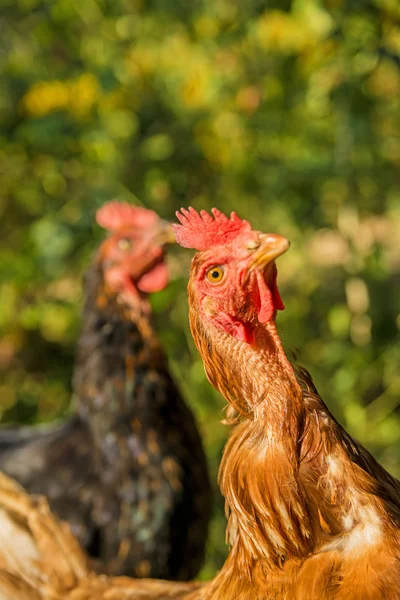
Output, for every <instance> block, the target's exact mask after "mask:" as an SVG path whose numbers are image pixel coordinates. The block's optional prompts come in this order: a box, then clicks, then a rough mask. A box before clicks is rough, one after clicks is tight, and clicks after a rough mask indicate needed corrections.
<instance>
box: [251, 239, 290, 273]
mask: <svg viewBox="0 0 400 600" xmlns="http://www.w3.org/2000/svg"><path fill="white" fill-rule="evenodd" d="M259 241H260V246H259V248H257V249H256V250H255V251H254V253H253V255H252V257H251V259H250V262H249V266H248V271H247V272H248V274H250V273H251V271H253V270H254V269H259V270H262V269H264V268H265V267H266V266H267V265H268V264H269V263H271V262H272V261H273V260H275V259H276V258H278V256H281V254H284V253H285V252H286V250H288V248H289V246H290V242H289V240H288V239H286V238H285V237H283V236H281V235H278V234H277V233H261V234H260V235H259Z"/></svg>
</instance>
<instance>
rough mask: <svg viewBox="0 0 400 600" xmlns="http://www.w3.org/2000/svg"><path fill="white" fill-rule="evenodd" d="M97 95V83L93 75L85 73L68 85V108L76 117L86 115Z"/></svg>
mask: <svg viewBox="0 0 400 600" xmlns="http://www.w3.org/2000/svg"><path fill="white" fill-rule="evenodd" d="M98 97H99V85H98V82H97V79H96V77H95V76H94V75H92V74H90V73H85V74H83V75H81V76H80V77H78V79H77V80H76V81H73V82H71V84H70V86H69V110H70V112H71V113H72V114H74V115H75V116H76V117H83V116H85V115H87V114H88V113H89V112H90V111H91V109H92V107H93V105H94V104H95V102H96V101H97V99H98Z"/></svg>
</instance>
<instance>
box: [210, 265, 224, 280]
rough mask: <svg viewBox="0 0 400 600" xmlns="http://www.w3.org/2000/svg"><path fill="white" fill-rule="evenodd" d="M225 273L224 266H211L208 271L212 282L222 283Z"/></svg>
mask: <svg viewBox="0 0 400 600" xmlns="http://www.w3.org/2000/svg"><path fill="white" fill-rule="evenodd" d="M224 275H225V270H224V268H223V267H211V269H209V270H208V271H207V275H206V277H207V279H208V281H209V282H210V283H220V282H221V281H222V279H223V277H224Z"/></svg>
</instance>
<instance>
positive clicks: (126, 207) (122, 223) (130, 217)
mask: <svg viewBox="0 0 400 600" xmlns="http://www.w3.org/2000/svg"><path fill="white" fill-rule="evenodd" d="M157 220H158V216H157V215H156V213H155V212H154V211H152V210H148V209H147V208H143V207H142V206H133V205H132V204H128V203H127V202H119V201H118V200H111V202H106V204H104V205H103V206H102V207H101V208H99V210H98V211H97V212H96V221H97V223H98V224H99V225H100V227H104V229H108V230H109V231H118V230H119V229H122V228H126V227H151V226H152V225H154V224H155V223H156V221H157Z"/></svg>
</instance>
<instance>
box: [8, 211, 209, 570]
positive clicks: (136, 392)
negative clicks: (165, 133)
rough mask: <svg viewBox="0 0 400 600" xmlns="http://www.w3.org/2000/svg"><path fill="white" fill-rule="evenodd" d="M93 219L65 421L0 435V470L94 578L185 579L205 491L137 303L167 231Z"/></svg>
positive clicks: (198, 453)
mask: <svg viewBox="0 0 400 600" xmlns="http://www.w3.org/2000/svg"><path fill="white" fill-rule="evenodd" d="M97 220H98V223H99V224H100V225H102V226H103V227H105V228H106V229H108V230H109V231H110V232H111V234H110V236H109V237H108V238H107V239H106V240H105V241H104V242H103V243H102V245H101V246H100V248H99V251H98V253H97V256H96V258H95V260H94V262H93V264H92V265H91V266H90V267H89V269H88V271H87V274H86V280H85V296H86V297H85V305H84V311H83V326H82V332H81V336H80V340H79V347H78V357H77V363H76V368H75V373H74V382H73V387H74V394H75V397H76V400H75V401H76V409H77V410H76V414H75V416H73V417H72V418H71V420H70V421H69V422H67V423H65V424H64V425H61V426H58V427H56V428H54V427H53V428H50V429H43V428H41V429H37V428H22V429H12V430H10V429H7V430H3V431H0V469H1V470H3V471H5V472H6V473H7V474H9V475H11V476H13V477H15V478H16V479H17V480H18V481H19V482H20V483H21V484H22V485H23V486H24V487H25V488H26V489H27V490H28V491H29V492H30V493H40V494H44V495H46V496H47V498H48V499H49V502H50V505H51V508H52V509H53V511H54V512H55V513H56V514H57V515H59V516H60V517H61V518H63V519H65V520H67V521H68V522H69V523H70V525H71V526H72V529H73V532H74V533H75V535H76V536H77V537H78V539H79V541H80V542H81V544H82V545H83V546H84V547H85V548H86V549H87V551H88V552H89V554H90V556H91V557H92V560H93V565H94V567H95V568H96V569H97V570H99V571H101V572H103V573H108V574H112V575H120V574H129V575H134V576H137V577H156V578H165V579H176V580H189V579H191V578H193V577H194V576H195V575H196V574H197V572H198V571H199V568H200V567H201V564H202V561H203V558H204V548H205V542H206V537H207V529H208V521H209V516H210V507H211V491H210V484H209V479H208V472H207V465H206V459H205V455H204V451H203V448H202V444H201V440H200V436H199V433H198V431H197V427H196V423H195V419H194V417H193V415H192V413H191V411H190V410H189V409H188V407H187V406H186V404H185V403H184V401H183V399H182V397H181V395H180V393H179V391H178V389H177V388H176V386H175V384H174V382H173V380H172V379H171V376H170V374H169V372H168V365H167V362H166V358H165V356H164V353H163V351H162V349H161V347H160V345H159V342H158V340H157V337H156V336H155V333H154V330H153V326H152V323H151V311H150V306H149V303H148V301H147V297H146V296H147V294H148V293H149V292H156V291H158V290H160V289H162V288H164V287H165V286H166V285H167V283H168V273H167V269H166V265H165V262H164V250H165V245H166V243H167V242H168V241H170V240H169V237H170V235H171V234H170V229H169V226H168V225H166V224H165V223H164V222H162V221H161V220H160V219H159V218H158V217H157V215H156V214H155V213H153V212H152V211H148V210H145V209H143V208H137V207H132V206H130V205H128V204H120V203H118V202H112V203H109V204H107V205H105V206H104V207H103V208H102V209H100V210H99V211H98V214H97Z"/></svg>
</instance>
